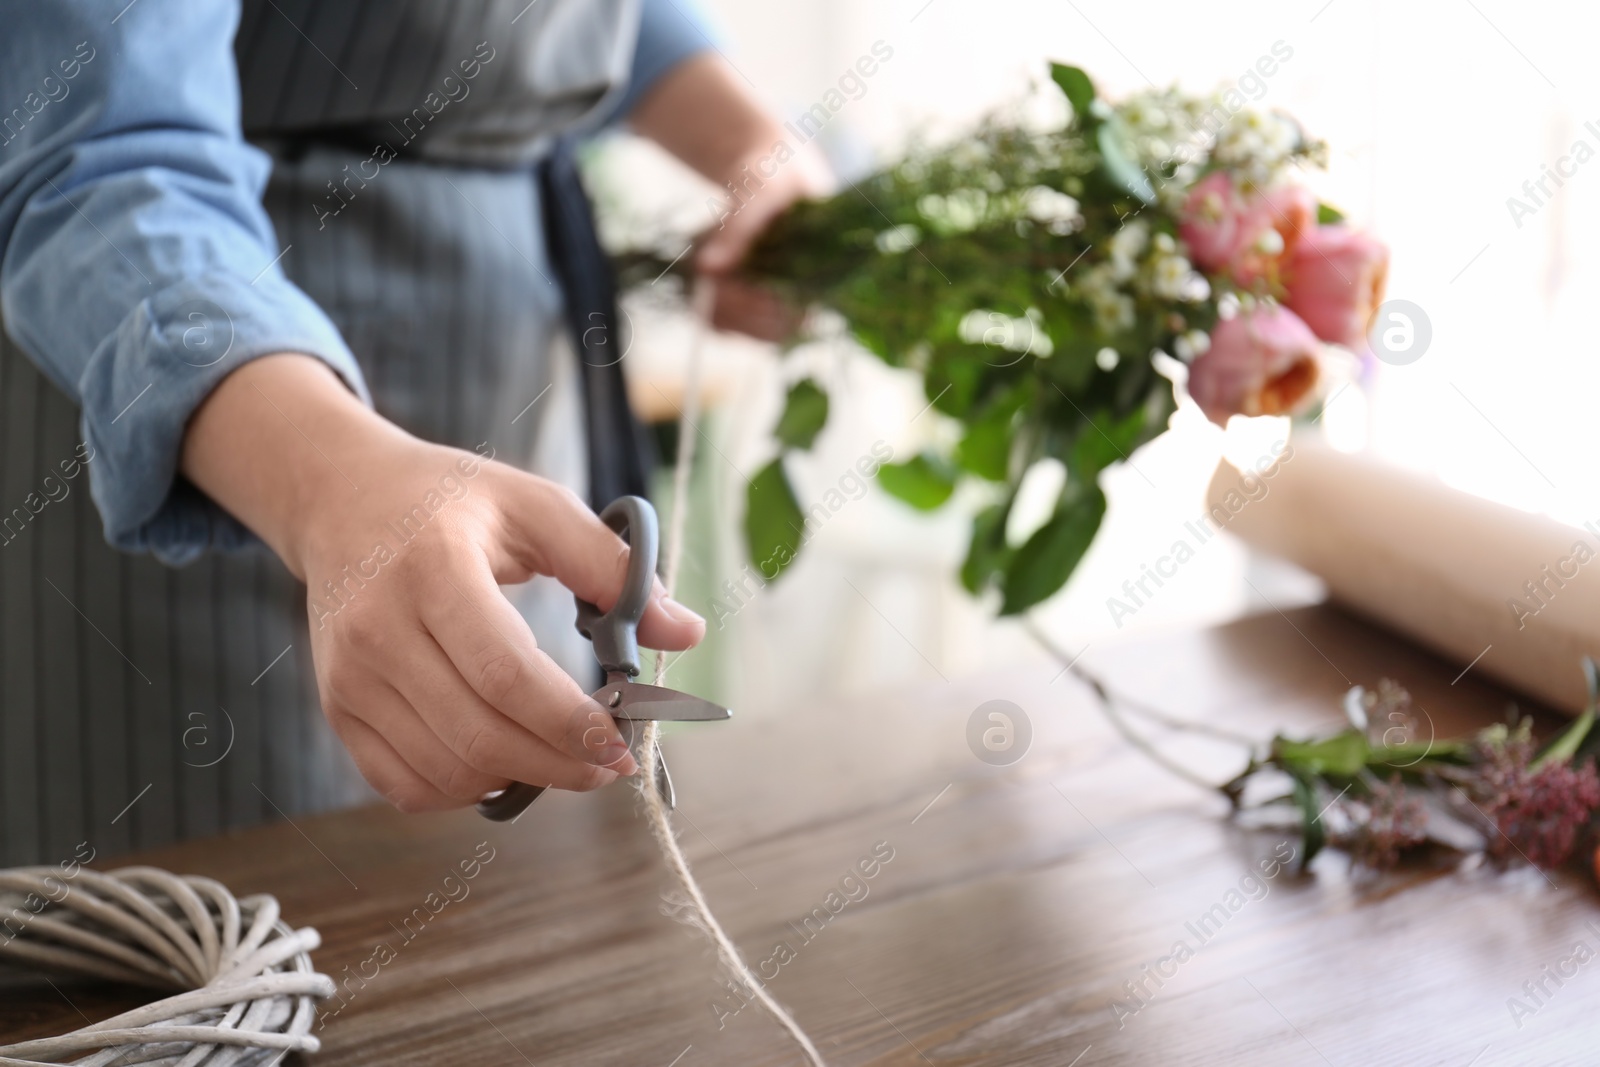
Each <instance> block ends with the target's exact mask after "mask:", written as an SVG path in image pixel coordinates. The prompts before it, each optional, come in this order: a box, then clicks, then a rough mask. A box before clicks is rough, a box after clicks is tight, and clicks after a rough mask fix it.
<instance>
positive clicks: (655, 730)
mask: <svg viewBox="0 0 1600 1067" xmlns="http://www.w3.org/2000/svg"><path fill="white" fill-rule="evenodd" d="M715 284H716V283H714V282H713V281H711V280H710V279H709V278H701V279H699V280H698V281H697V282H696V283H695V287H694V294H693V297H692V300H691V306H692V308H693V312H694V324H693V326H692V328H691V329H692V333H691V336H690V341H689V361H688V368H687V370H686V372H685V374H684V397H683V408H682V410H681V411H680V413H679V414H680V422H679V427H678V453H677V457H676V459H675V461H674V465H673V469H672V513H671V514H670V515H669V516H668V517H667V537H666V540H667V544H666V559H665V563H664V566H663V568H662V572H661V582H662V585H664V586H665V587H666V590H667V595H669V596H670V595H672V592H673V589H674V588H675V587H676V585H677V579H678V565H679V563H680V562H681V561H682V558H683V537H684V525H685V521H686V520H685V516H686V514H687V512H688V510H689V506H688V505H689V470H690V466H691V465H692V464H693V462H694V439H695V436H696V435H697V434H698V433H699V432H700V430H699V419H700V365H701V362H702V354H703V349H704V347H705V339H706V334H707V332H708V331H709V329H710V323H711V308H712V304H713V302H714V301H715V298H716V288H715ZM666 677H667V654H666V653H665V652H661V651H658V652H657V653H656V663H655V684H656V685H665V684H666ZM659 735H660V724H658V723H656V722H653V721H652V722H648V723H646V724H645V728H644V733H643V736H642V737H641V739H640V745H639V749H640V753H641V755H642V757H643V761H642V766H641V767H640V769H639V774H638V789H639V793H640V795H641V796H642V797H643V798H644V810H645V815H646V817H647V818H648V820H649V822H650V832H651V833H652V834H653V835H654V836H655V839H656V842H657V843H658V844H659V845H660V846H661V855H662V858H663V859H665V860H666V863H667V867H668V868H669V869H670V870H671V871H672V873H673V875H674V876H675V877H676V878H677V880H678V885H679V887H680V888H681V889H682V890H683V892H684V895H685V896H686V897H687V898H688V900H689V907H690V916H691V924H692V925H694V926H696V927H698V928H699V929H700V930H701V931H702V932H703V933H704V934H705V935H706V937H707V939H709V940H710V942H711V944H712V946H713V947H714V948H715V949H716V951H717V960H718V962H719V963H720V965H721V967H722V969H723V970H724V971H726V972H727V974H728V975H730V976H731V977H732V978H733V979H734V980H735V981H736V982H737V983H738V984H739V986H740V987H741V988H743V989H745V990H747V991H749V993H750V994H751V995H752V996H754V997H755V1000H756V1002H757V1003H758V1004H760V1005H761V1006H762V1008H764V1009H766V1011H767V1013H768V1014H769V1015H771V1016H772V1018H773V1019H774V1020H775V1021H776V1022H777V1023H778V1025H779V1026H781V1027H783V1028H784V1030H786V1031H788V1033H789V1036H790V1037H792V1038H794V1040H795V1043H796V1044H798V1045H799V1046H800V1048H801V1049H802V1050H804V1052H805V1054H806V1059H807V1062H809V1063H810V1064H811V1065H812V1067H826V1065H825V1064H824V1063H823V1060H822V1053H820V1052H818V1051H817V1046H816V1045H814V1044H813V1043H812V1041H811V1038H810V1037H808V1036H807V1035H806V1032H805V1031H804V1030H803V1029H801V1027H800V1024H799V1023H797V1022H796V1021H795V1019H794V1016H792V1015H790V1014H789V1012H788V1010H787V1009H786V1008H784V1006H783V1005H782V1004H779V1003H778V1001H777V1000H776V999H775V998H774V997H773V996H772V994H771V993H770V992H768V991H767V988H766V986H765V985H763V984H762V982H761V980H760V979H759V978H757V977H756V975H755V973H754V972H753V971H752V970H751V969H750V965H749V964H747V963H746V962H745V961H744V957H743V956H741V955H740V954H739V949H738V947H737V946H735V945H734V943H733V939H732V938H730V937H729V936H728V933H727V931H726V930H724V929H723V928H722V924H721V923H719V922H718V921H717V917H716V916H715V915H714V914H712V911H711V905H710V904H709V903H708V902H707V901H706V897H705V893H704V892H702V891H701V889H700V883H699V882H698V881H697V880H696V879H695V876H694V872H693V871H692V870H691V869H690V868H689V860H688V857H686V856H685V855H684V854H683V847H682V845H680V844H679V842H678V835H677V834H676V833H675V832H674V831H673V829H672V820H671V814H670V812H669V811H668V810H667V803H666V799H665V798H664V797H663V796H662V795H661V792H660V790H658V789H657V788H656V773H655V772H656V763H657V761H658V760H659V759H660V749H659V748H658V747H657V743H658V739H659Z"/></svg>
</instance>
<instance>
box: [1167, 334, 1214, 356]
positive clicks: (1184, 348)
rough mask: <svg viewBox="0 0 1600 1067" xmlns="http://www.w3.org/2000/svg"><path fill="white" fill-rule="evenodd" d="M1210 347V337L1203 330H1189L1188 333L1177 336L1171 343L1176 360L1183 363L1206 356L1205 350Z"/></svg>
mask: <svg viewBox="0 0 1600 1067" xmlns="http://www.w3.org/2000/svg"><path fill="white" fill-rule="evenodd" d="M1210 347H1211V335H1210V334H1208V333H1206V332H1205V331H1204V330H1190V331H1189V332H1188V333H1184V334H1179V335H1178V337H1177V339H1176V340H1174V341H1173V342H1172V348H1173V350H1174V351H1175V352H1177V354H1178V358H1179V359H1181V360H1183V361H1184V362H1185V363H1189V362H1192V361H1193V360H1195V359H1197V358H1198V357H1200V356H1203V355H1205V354H1206V349H1208V348H1210Z"/></svg>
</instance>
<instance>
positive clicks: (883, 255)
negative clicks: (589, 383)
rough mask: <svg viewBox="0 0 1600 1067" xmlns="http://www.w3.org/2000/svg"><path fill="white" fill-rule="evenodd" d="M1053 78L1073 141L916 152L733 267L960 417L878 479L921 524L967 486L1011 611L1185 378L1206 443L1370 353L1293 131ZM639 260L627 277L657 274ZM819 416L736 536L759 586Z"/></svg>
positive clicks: (1083, 544) (1031, 599) (1363, 315)
mask: <svg viewBox="0 0 1600 1067" xmlns="http://www.w3.org/2000/svg"><path fill="white" fill-rule="evenodd" d="M1051 73H1052V81H1053V83H1054V86H1055V87H1056V88H1057V89H1059V91H1060V92H1061V93H1063V94H1064V95H1065V97H1066V101H1067V103H1068V104H1069V105H1070V118H1069V119H1068V120H1067V121H1066V122H1065V123H1064V124H1059V125H1057V126H1055V127H1054V128H1048V129H1037V128H1033V127H1031V126H1030V125H1028V124H1026V123H1023V122H1021V121H1019V120H1014V119H1007V118H1005V117H1003V116H997V117H991V118H989V119H987V120H985V121H984V122H982V123H981V124H980V125H979V126H978V127H977V128H976V129H975V130H973V131H972V132H971V134H970V135H969V136H967V137H965V138H963V139H961V140H959V141H957V142H955V143H953V144H949V145H945V146H918V147H914V148H913V149H912V150H910V151H909V152H908V153H907V154H906V156H905V158H903V159H901V160H900V161H899V162H898V163H896V164H895V165H893V166H891V167H889V168H887V169H885V170H882V171H880V172H878V173H876V174H873V175H871V176H869V177H867V178H864V179H862V180H861V181H859V182H856V183H854V184H852V185H850V186H848V187H847V188H846V189H845V190H844V191H842V192H840V193H839V194H838V195H836V196H833V197H831V198H829V199H825V200H818V201H810V202H805V203H801V204H798V205H796V206H795V207H793V208H792V209H790V210H789V211H788V212H787V213H786V214H784V215H783V216H781V217H780V218H778V219H777V220H776V221H775V222H774V224H773V225H772V226H771V228H770V229H769V231H768V232H767V233H766V234H765V235H764V237H763V239H762V240H761V241H760V242H759V244H758V245H757V246H756V247H755V248H754V249H753V251H752V254H751V255H750V256H749V258H748V260H747V261H746V263H745V264H744V265H743V267H742V273H743V274H744V275H745V276H747V277H749V278H751V279H754V280H758V281H760V282H762V283H764V284H766V285H768V286H770V287H772V288H774V289H776V290H778V291H779V292H780V293H783V294H786V295H787V296H788V297H790V298H792V300H793V301H794V303H795V304H796V305H797V306H800V307H805V308H812V309H822V310H825V311H828V312H832V313H833V316H831V317H832V318H833V319H834V321H838V320H841V319H842V321H843V323H844V326H845V328H846V329H848V331H849V333H850V334H851V335H853V337H854V338H855V339H856V340H857V341H858V342H859V343H860V344H861V345H862V346H863V347H865V348H866V349H867V350H868V351H870V352H872V353H873V354H874V355H876V356H877V357H878V358H879V359H881V360H883V361H884V362H885V363H887V364H889V365H891V366H895V367H902V368H905V369H907V370H909V371H911V372H913V373H915V374H917V375H919V376H920V377H921V381H922V385H923V388H924V392H925V394H926V396H927V399H928V401H929V403H930V405H931V406H932V407H933V408H934V409H936V410H937V411H939V412H941V413H942V414H944V415H946V416H948V417H949V418H950V419H951V420H954V422H955V423H956V424H957V432H956V433H954V434H951V435H950V437H949V444H948V445H947V446H944V447H937V448H932V449H930V450H927V451H925V452H923V453H921V454H918V455H916V456H913V457H911V458H909V459H907V460H905V461H903V462H898V463H890V464H886V465H884V466H883V467H882V468H881V469H880V470H879V472H878V475H877V477H878V481H879V483H880V484H881V485H882V487H883V488H884V489H885V490H887V491H888V492H889V493H891V494H892V495H894V496H896V497H898V498H900V499H901V500H903V501H905V502H906V503H907V504H909V505H911V506H912V507H916V508H921V509H934V508H938V507H940V506H941V505H943V504H944V503H945V502H946V501H948V500H949V499H950V498H951V496H952V494H953V493H954V491H955V489H956V486H957V484H958V482H962V481H969V482H976V483H978V484H980V485H982V486H984V487H986V488H985V490H984V492H983V493H981V494H979V495H980V497H981V498H986V499H985V502H984V506H982V507H981V508H980V510H978V511H977V513H976V515H975V516H974V518H973V522H972V535H971V542H970V545H969V547H968V550H967V554H966V559H965V561H964V563H963V564H962V566H961V581H962V583H963V585H964V586H965V587H966V588H967V589H968V590H969V591H971V592H972V593H974V594H979V593H982V592H983V591H985V590H987V589H990V588H995V589H998V590H999V592H1000V611H1001V613H1002V614H1006V615H1011V614H1016V613H1019V612H1023V611H1025V610H1027V609H1028V608H1030V607H1032V606H1033V605H1035V604H1037V603H1039V602H1040V601H1043V600H1044V599H1046V598H1047V597H1049V596H1051V595H1052V594H1053V593H1055V592H1056V591H1057V590H1059V589H1060V588H1061V587H1062V585H1063V584H1065V582H1066V581H1067V579H1068V578H1069V577H1070V576H1071V574H1072V572H1073V569H1074V568H1075V567H1076V566H1077V564H1078V562H1079V560H1080V559H1081V558H1082V557H1083V555H1084V553H1085V552H1086V551H1087V550H1088V548H1089V545H1090V542H1091V541H1092V540H1093V539H1094V536H1095V533H1096V531H1097V530H1098V529H1099V527H1100V522H1101V519H1102V518H1103V517H1104V514H1105V510H1106V498H1105V495H1104V494H1103V492H1102V491H1101V489H1100V486H1099V484H1098V476H1099V474H1100V472H1101V471H1102V470H1104V469H1106V468H1107V467H1109V466H1111V465H1113V464H1116V463H1120V462H1123V461H1125V460H1126V459H1127V458H1128V456H1129V455H1130V454H1131V453H1132V452H1133V451H1134V450H1135V449H1137V448H1138V447H1140V446H1141V445H1143V444H1145V443H1146V442H1148V441H1150V440H1151V439H1152V438H1154V437H1155V436H1157V435H1159V434H1160V433H1161V432H1162V431H1163V430H1165V428H1166V425H1167V420H1168V418H1169V417H1170V416H1171V414H1172V413H1173V411H1174V410H1175V399H1174V386H1175V384H1176V385H1179V386H1180V387H1181V385H1182V383H1183V382H1184V381H1185V380H1186V382H1187V388H1188V392H1189V395H1190V396H1192V397H1193V398H1194V400H1195V401H1196V402H1197V403H1198V404H1199V406H1200V408H1201V409H1202V410H1203V411H1204V412H1205V414H1206V415H1207V416H1209V417H1210V418H1211V419H1212V420H1213V421H1215V422H1217V423H1219V424H1222V423H1225V422H1226V421H1227V419H1228V417H1229V416H1231V415H1234V414H1242V415H1280V414H1293V413H1296V412H1299V411H1301V410H1303V409H1305V408H1306V407H1308V406H1310V405H1311V404H1312V403H1313V402H1314V401H1315V399H1316V397H1317V395H1318V388H1319V385H1320V383H1321V380H1322V378H1323V370H1322V366H1323V363H1322V359H1323V346H1324V345H1325V344H1333V345H1342V346H1346V347H1348V348H1352V349H1359V348H1360V347H1362V346H1363V344H1364V335H1365V332H1366V330H1367V327H1368V324H1369V321H1370V319H1371V317H1372V315H1373V312H1374V310H1375V308H1376V305H1377V304H1378V302H1379V300H1380V298H1381V293H1382V290H1383V285H1384V278H1385V273H1386V270H1387V260H1388V256H1387V252H1386V251H1385V249H1384V248H1383V246H1382V245H1380V244H1378V243H1377V242H1376V241H1374V240H1373V239H1372V238H1370V237H1368V236H1366V235H1365V234H1362V233H1360V232H1357V231H1355V230H1353V229H1351V228H1349V227H1347V226H1345V225H1344V224H1343V221H1342V218H1341V216H1340V215H1339V213H1338V212H1337V211H1335V210H1334V209H1332V208H1331V207H1328V206H1327V205H1322V204H1318V203H1317V202H1316V200H1315V199H1314V197H1313V196H1312V195H1311V194H1310V192H1308V191H1307V189H1306V188H1305V187H1304V186H1303V185H1301V184H1299V183H1298V182H1297V181H1296V180H1295V177H1296V175H1295V173H1294V172H1295V171H1296V170H1297V169H1298V168H1301V167H1303V166H1306V165H1317V164H1320V163H1321V162H1322V161H1323V158H1324V155H1325V148H1324V146H1323V145H1322V144H1321V143H1319V142H1316V141H1314V140H1311V139H1310V138H1308V137H1307V136H1306V135H1305V133H1304V132H1303V131H1302V130H1301V129H1300V127H1299V126H1298V125H1297V124H1296V123H1295V122H1294V121H1293V120H1292V119H1290V118H1288V117H1286V116H1283V115H1279V114H1267V113H1262V112H1257V111H1253V110H1249V109H1247V108H1245V107H1244V106H1243V99H1242V97H1240V96H1239V94H1237V93H1233V94H1231V95H1226V96H1218V97H1211V98H1202V97H1198V96H1193V95H1188V94H1184V93H1181V92H1179V91H1177V90H1175V89H1170V90H1160V91H1150V92H1142V93H1138V94H1135V95H1133V96H1130V97H1127V98H1126V99H1124V100H1122V101H1120V102H1116V103H1113V102H1109V101H1107V100H1104V99H1102V98H1100V97H1099V96H1098V95H1097V93H1096V91H1095V88H1094V85H1093V83H1092V82H1091V81H1090V79H1089V77H1088V75H1086V74H1085V73H1084V72H1083V71H1081V70H1079V69H1078V68H1076V67H1070V66H1064V65H1060V64H1056V65H1053V66H1052V68H1051ZM631 263H632V266H633V268H634V274H633V276H634V277H640V278H648V277H653V276H655V275H656V273H657V272H659V271H660V270H661V264H660V261H659V260H657V259H651V258H650V257H634V258H633V259H632V260H631ZM624 277H625V278H627V277H628V271H627V269H626V262H625V270H624ZM828 318H830V316H827V315H821V316H818V315H813V316H810V317H809V318H808V320H807V321H808V322H810V323H812V324H813V326H814V325H815V324H816V323H818V322H825V321H827V319H828ZM827 415H828V398H827V395H826V393H825V392H824V390H823V389H822V388H821V386H820V385H818V383H817V382H815V381H814V380H811V379H809V378H807V379H803V380H800V381H798V382H797V383H795V384H794V385H793V386H792V387H791V388H790V389H789V391H788V396H787V402H786V405H785V409H784V411H783V413H782V416H781V417H780V419H779V421H778V424H777V427H776V429H775V436H776V438H777V441H778V445H779V450H778V455H777V456H776V458H775V459H773V460H772V462H771V463H770V464H768V465H767V466H766V467H765V468H764V469H763V470H762V471H761V472H760V473H759V474H758V475H757V476H756V477H754V478H753V479H752V481H751V485H750V488H749V491H748V497H747V504H748V507H747V512H746V520H745V533H746V539H747V542H748V548H749V552H750V557H751V559H752V560H753V561H761V562H762V563H763V570H764V574H765V576H766V577H768V578H772V577H776V573H775V569H774V565H776V570H781V569H782V566H783V565H784V564H786V563H787V562H789V561H791V560H792V559H793V558H794V556H795V554H796V552H798V550H799V548H800V544H801V542H802V540H803V539H804V535H805V519H804V516H803V515H802V513H801V510H800V507H799V505H798V503H797V502H796V497H795V493H794V491H793V489H792V488H791V486H790V483H789V479H788V476H787V474H786V472H785V467H784V459H785V455H786V454H787V453H789V452H792V451H794V450H797V449H806V448H808V447H810V445H811V443H812V441H813V440H814V439H815V437H816V434H817V432H818V431H819V430H820V429H821V428H822V426H823V425H824V424H825V423H826V421H827ZM1046 460H1056V461H1059V462H1060V463H1061V464H1063V465H1064V467H1065V469H1066V472H1067V477H1066V480H1065V482H1064V484H1063V486H1062V489H1061V491H1060V494H1059V496H1058V498H1057V499H1056V501H1055V504H1054V507H1053V509H1052V511H1051V514H1050V517H1049V519H1048V520H1047V521H1046V522H1045V523H1044V524H1043V525H1042V526H1041V527H1039V528H1038V529H1037V530H1036V531H1034V532H1033V533H1032V534H1031V535H1030V536H1028V537H1027V538H1026V539H1025V540H1022V541H1021V543H1013V542H1012V540H1011V539H1009V538H1008V536H1007V525H1008V519H1009V517H1010V514H1011V510H1012V507H1013V504H1014V502H1015V500H1016V498H1017V491H1018V487H1019V486H1020V485H1021V483H1022V480H1023V477H1024V475H1025V474H1026V473H1027V472H1028V471H1029V469H1030V468H1032V467H1033V466H1034V465H1035V464H1037V463H1040V462H1042V461H1046Z"/></svg>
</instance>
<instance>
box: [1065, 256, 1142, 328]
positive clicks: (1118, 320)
mask: <svg viewBox="0 0 1600 1067" xmlns="http://www.w3.org/2000/svg"><path fill="white" fill-rule="evenodd" d="M1078 293H1079V295H1081V296H1082V297H1083V299H1084V300H1085V301H1087V302H1088V304H1089V308H1090V310H1091V311H1093V312H1094V318H1095V325H1097V326H1098V327H1099V328H1100V330H1101V331H1102V332H1103V333H1120V332H1121V331H1123V330H1127V329H1131V328H1132V326H1133V316H1134V303H1133V297H1131V296H1129V295H1128V294H1127V293H1124V292H1123V291H1122V289H1121V287H1120V285H1119V284H1118V278H1117V276H1116V272H1115V269H1114V268H1113V267H1112V265H1111V264H1109V263H1098V264H1096V265H1095V266H1093V267H1090V268H1089V269H1088V270H1086V271H1084V272H1083V274H1082V278H1081V280H1080V281H1079V283H1078Z"/></svg>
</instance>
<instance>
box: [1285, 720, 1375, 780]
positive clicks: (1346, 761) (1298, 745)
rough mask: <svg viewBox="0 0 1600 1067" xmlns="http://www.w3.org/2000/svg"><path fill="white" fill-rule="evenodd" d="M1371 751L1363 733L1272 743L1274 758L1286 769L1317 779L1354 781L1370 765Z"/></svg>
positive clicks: (1357, 731)
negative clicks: (1368, 761) (1328, 778)
mask: <svg viewBox="0 0 1600 1067" xmlns="http://www.w3.org/2000/svg"><path fill="white" fill-rule="evenodd" d="M1369 751H1370V745H1369V744H1368V742H1367V736H1366V734H1363V733H1362V732H1360V731H1359V730H1345V731H1344V732H1343V733H1338V734H1334V735H1333V736H1332V737H1328V738H1324V739H1323V740H1321V741H1291V740H1289V739H1288V738H1286V737H1277V738H1274V739H1273V741H1272V755H1273V756H1274V757H1275V758H1276V759H1277V760H1278V762H1279V764H1280V765H1281V766H1282V767H1283V769H1284V770H1286V771H1288V772H1289V773H1290V774H1296V773H1299V774H1306V775H1309V776H1311V777H1313V778H1320V777H1321V776H1323V775H1325V774H1326V775H1334V776H1336V777H1339V778H1354V777H1355V776H1356V775H1358V774H1360V773H1361V768H1363V767H1365V766H1366V765H1367V756H1368V753H1369Z"/></svg>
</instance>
